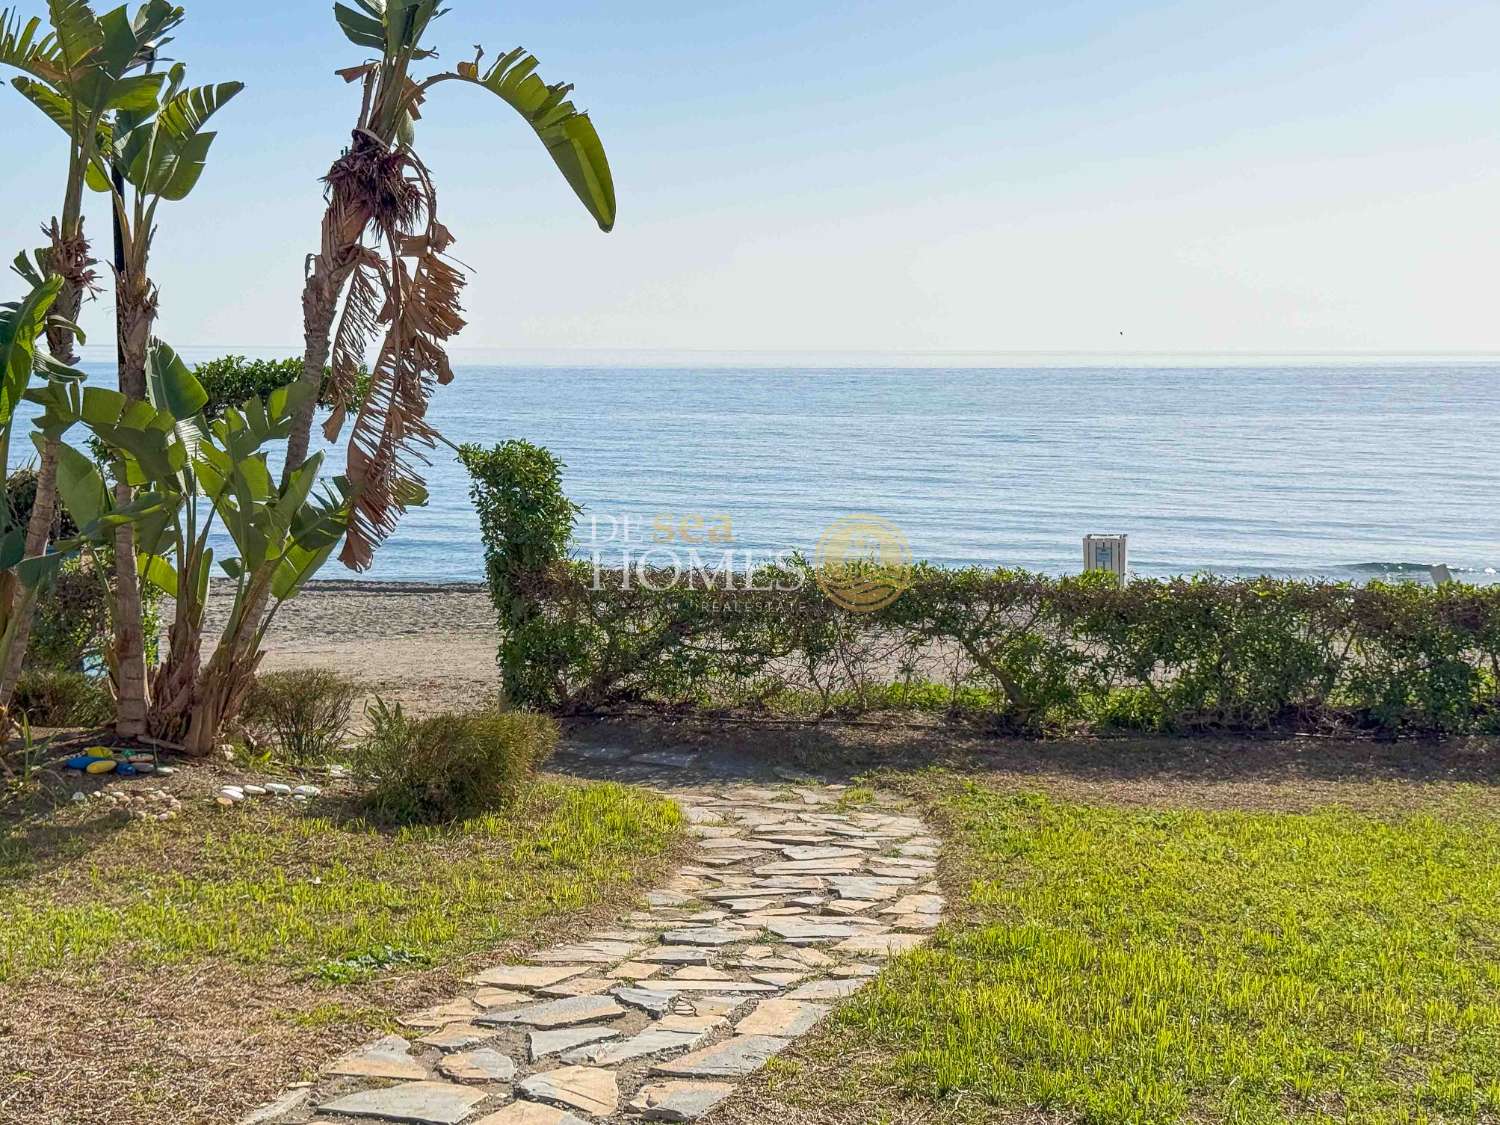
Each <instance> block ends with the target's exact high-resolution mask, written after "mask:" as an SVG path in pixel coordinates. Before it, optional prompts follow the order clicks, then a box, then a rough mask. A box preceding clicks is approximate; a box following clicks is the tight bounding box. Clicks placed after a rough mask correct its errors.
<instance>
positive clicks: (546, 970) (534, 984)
mask: <svg viewBox="0 0 1500 1125" xmlns="http://www.w3.org/2000/svg"><path fill="white" fill-rule="evenodd" d="M588 971H589V966H588V965H500V966H497V967H496V968H493V969H486V970H485V971H484V972H482V973H480V974H479V975H478V976H477V977H474V978H472V979H473V981H474V983H476V984H493V985H497V986H498V987H500V988H546V987H547V986H548V985H549V984H556V983H557V982H558V981H563V980H567V979H568V978H569V977H581V976H583V974H584V973H586V972H588Z"/></svg>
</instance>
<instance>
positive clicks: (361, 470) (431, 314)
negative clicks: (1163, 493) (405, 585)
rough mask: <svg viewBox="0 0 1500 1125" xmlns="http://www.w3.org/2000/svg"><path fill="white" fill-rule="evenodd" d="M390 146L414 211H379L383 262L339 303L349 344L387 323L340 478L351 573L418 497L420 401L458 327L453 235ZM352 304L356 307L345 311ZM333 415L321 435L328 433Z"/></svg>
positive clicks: (424, 174)
mask: <svg viewBox="0 0 1500 1125" xmlns="http://www.w3.org/2000/svg"><path fill="white" fill-rule="evenodd" d="M393 152H395V153H398V154H399V155H400V156H401V158H402V161H403V166H404V178H406V180H407V182H408V183H409V184H410V185H411V186H412V187H413V189H415V190H416V191H417V193H418V194H419V196H420V199H421V202H422V207H421V213H420V215H419V216H417V217H416V221H412V220H413V215H412V213H411V212H410V211H409V210H404V211H402V212H400V213H399V214H397V213H395V212H393V211H387V212H386V216H385V217H386V219H387V220H388V221H384V222H378V223H375V224H374V225H375V227H376V229H377V231H378V232H379V235H380V239H381V243H382V247H383V250H384V255H385V256H384V260H383V262H382V264H381V267H380V268H379V269H378V270H374V269H373V268H372V266H371V265H370V264H369V262H368V260H367V259H366V260H362V262H361V264H360V265H359V266H358V267H357V268H356V269H355V273H354V276H355V282H354V283H352V284H351V286H350V293H349V295H348V296H347V297H346V298H345V305H344V313H345V320H346V321H348V322H349V323H350V324H351V328H350V336H349V342H350V344H351V345H352V343H353V342H354V340H355V339H356V338H357V337H358V336H359V335H360V333H361V332H362V331H365V330H366V328H367V326H371V325H373V324H374V323H376V322H378V323H380V324H384V325H385V326H386V332H385V338H384V340H383V341H382V343H381V346H380V352H379V356H378V358H377V359H376V362H375V366H374V368H373V370H372V371H371V378H370V389H369V391H368V392H367V394H366V395H365V399H364V401H363V402H362V403H361V404H360V407H359V414H358V415H357V417H356V418H355V420H354V427H353V430H352V431H351V433H350V435H349V453H348V469H347V474H346V475H347V476H348V479H349V487H350V491H351V494H352V498H353V516H352V518H351V520H350V523H349V533H348V535H347V537H346V538H345V541H344V549H343V552H342V553H341V555H340V558H341V559H342V561H343V562H344V564H345V565H346V566H349V567H351V568H353V569H356V570H364V569H366V568H368V567H369V565H370V563H371V561H372V559H373V557H374V553H375V548H376V547H377V546H378V545H379V544H380V542H381V541H382V540H384V539H385V537H386V536H388V535H389V534H390V533H391V531H392V530H394V529H395V526H396V522H397V520H398V519H399V518H400V516H401V514H402V513H404V512H405V511H406V509H407V507H408V505H410V504H413V503H418V502H420V501H421V498H422V497H423V496H425V492H426V489H425V485H424V482H423V479H422V470H423V468H424V467H425V466H426V465H427V464H429V461H428V458H427V453H428V452H429V451H430V450H432V449H433V448H434V447H435V445H436V443H437V440H438V433H437V431H436V430H435V429H434V428H433V427H432V425H431V423H429V422H428V421H427V404H428V400H429V399H430V398H431V397H432V393H433V390H434V389H435V388H436V387H437V386H438V385H439V384H442V383H447V382H449V381H451V380H452V378H453V372H452V369H451V368H450V367H449V365H448V357H447V353H446V349H445V345H446V344H447V341H448V340H449V339H450V338H451V337H452V336H454V335H455V334H456V333H457V332H459V331H460V330H461V329H462V328H463V325H464V320H463V315H462V313H463V307H462V305H461V304H460V302H459V297H460V294H461V293H462V291H463V286H464V275H463V273H462V272H461V271H460V270H459V269H458V268H456V267H455V266H454V265H452V264H450V263H449V262H448V261H447V259H446V257H445V255H446V253H447V250H448V248H449V247H450V246H451V245H452V244H453V236H452V235H451V234H450V233H449V232H448V229H447V228H446V227H444V226H443V224H442V223H441V222H439V221H438V218H437V192H436V189H435V188H434V187H433V183H432V177H431V176H430V175H429V174H428V171H427V169H426V167H425V166H424V165H423V164H422V162H421V161H420V160H419V159H417V157H416V155H415V154H413V153H411V152H410V151H409V150H406V149H405V148H404V147H403V146H397V147H396V148H395V149H394V150H393ZM383 171H388V166H384V167H383ZM365 253H366V254H369V253H370V251H369V250H368V249H366V250H365ZM377 279H378V280H379V281H380V282H381V283H382V284H383V286H384V296H385V300H384V303H383V305H382V306H381V308H380V312H379V314H378V317H376V318H375V320H374V321H372V320H370V318H369V317H368V309H369V302H370V299H371V298H372V296H373V291H372V289H371V286H373V284H374V283H375V281H376V280H377ZM351 302H358V303H359V304H360V307H359V308H358V309H355V310H354V311H353V312H352V313H351V310H350V303H351ZM340 327H341V329H342V327H343V324H342V323H341V325H340ZM345 362H346V363H347V362H348V357H346V360H345ZM333 421H334V420H333V419H330V432H331V433H333V434H336V433H337V432H338V430H337V428H336V427H334V426H333ZM339 421H340V422H341V421H342V419H339Z"/></svg>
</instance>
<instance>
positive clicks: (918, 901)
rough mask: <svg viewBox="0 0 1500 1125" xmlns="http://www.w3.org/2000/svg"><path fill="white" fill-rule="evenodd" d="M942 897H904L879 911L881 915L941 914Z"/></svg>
mask: <svg viewBox="0 0 1500 1125" xmlns="http://www.w3.org/2000/svg"><path fill="white" fill-rule="evenodd" d="M942 912H943V896H942V895H904V896H902V897H901V898H899V899H897V900H896V901H895V902H894V903H892V904H891V905H890V906H887V907H886V908H885V909H884V910H882V911H881V913H882V914H941V913H942Z"/></svg>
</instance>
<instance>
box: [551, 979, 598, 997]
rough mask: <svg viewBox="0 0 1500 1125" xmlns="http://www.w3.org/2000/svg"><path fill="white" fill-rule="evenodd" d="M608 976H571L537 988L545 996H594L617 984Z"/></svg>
mask: <svg viewBox="0 0 1500 1125" xmlns="http://www.w3.org/2000/svg"><path fill="white" fill-rule="evenodd" d="M615 983H616V982H615V981H612V980H610V979H609V978H608V977H569V978H568V979H567V980H563V981H558V982H557V983H556V984H549V985H547V987H545V988H539V989H537V991H538V992H540V993H541V994H542V995H543V996H593V995H595V994H597V993H600V992H608V991H609V990H610V989H611V988H613V987H614V986H615Z"/></svg>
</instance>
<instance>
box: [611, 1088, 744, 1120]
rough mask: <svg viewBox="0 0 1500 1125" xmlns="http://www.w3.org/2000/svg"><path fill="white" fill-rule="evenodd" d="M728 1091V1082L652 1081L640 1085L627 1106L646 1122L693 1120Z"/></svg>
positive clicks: (732, 1091) (729, 1089)
mask: <svg viewBox="0 0 1500 1125" xmlns="http://www.w3.org/2000/svg"><path fill="white" fill-rule="evenodd" d="M732 1093H734V1086H733V1085H732V1084H731V1083H728V1082H654V1083H652V1084H651V1085H649V1086H642V1087H641V1089H640V1091H639V1092H638V1093H637V1094H636V1095H635V1097H634V1098H632V1099H631V1100H630V1105H629V1106H628V1107H627V1108H629V1110H630V1112H631V1113H638V1114H640V1115H641V1116H642V1117H643V1118H645V1120H647V1121H694V1120H696V1119H698V1118H699V1117H702V1116H703V1115H704V1114H705V1113H707V1112H708V1111H709V1110H711V1109H713V1107H714V1106H716V1105H718V1104H719V1103H720V1102H722V1101H723V1100H724V1099H725V1098H727V1097H728V1096H729V1095H730V1094H732Z"/></svg>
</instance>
